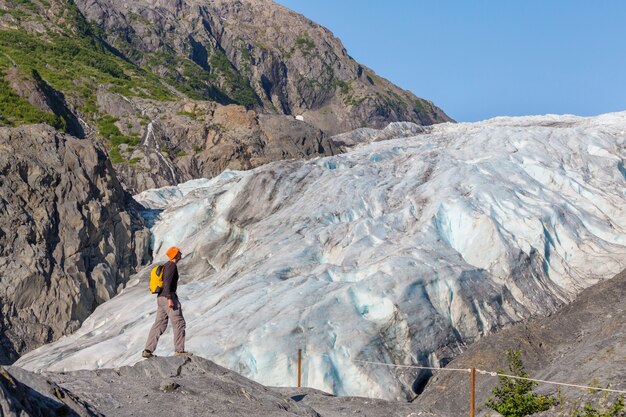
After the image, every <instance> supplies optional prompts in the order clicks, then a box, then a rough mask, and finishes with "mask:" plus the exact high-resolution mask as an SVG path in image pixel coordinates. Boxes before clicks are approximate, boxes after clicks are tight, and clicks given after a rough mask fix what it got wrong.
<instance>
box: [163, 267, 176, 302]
mask: <svg viewBox="0 0 626 417" xmlns="http://www.w3.org/2000/svg"><path fill="white" fill-rule="evenodd" d="M164 268H165V270H164V271H163V290H162V291H161V293H160V294H159V297H166V298H172V294H176V287H177V286H178V267H177V266H176V264H175V263H173V262H168V263H166V264H165V267H164Z"/></svg>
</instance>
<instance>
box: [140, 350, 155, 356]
mask: <svg viewBox="0 0 626 417" xmlns="http://www.w3.org/2000/svg"><path fill="white" fill-rule="evenodd" d="M141 356H143V357H144V358H153V357H156V355H153V354H152V352H150V351H149V350H148V349H146V350H144V351H143V352H141Z"/></svg>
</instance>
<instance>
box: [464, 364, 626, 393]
mask: <svg viewBox="0 0 626 417" xmlns="http://www.w3.org/2000/svg"><path fill="white" fill-rule="evenodd" d="M476 372H478V373H479V374H481V375H489V376H503V377H505V378H511V379H522V380H526V381H534V382H542V383H544V384H553V385H562V386H565V387H574V388H583V389H588V390H594V391H607V392H616V393H618V394H626V391H622V390H618V389H610V388H597V387H590V386H587V385H577V384H566V383H565V382H554V381H545V380H543V379H534V378H526V377H521V376H516V375H509V374H501V373H498V372H491V371H484V370H482V369H476Z"/></svg>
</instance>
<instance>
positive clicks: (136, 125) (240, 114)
mask: <svg viewBox="0 0 626 417" xmlns="http://www.w3.org/2000/svg"><path fill="white" fill-rule="evenodd" d="M0 73H1V74H2V77H0V83H2V87H3V88H2V90H3V91H2V93H1V94H0V125H2V124H4V125H9V126H11V125H16V124H21V123H31V122H46V123H48V124H50V125H52V126H55V127H56V128H58V129H61V130H64V131H66V132H68V133H71V134H73V135H75V136H78V137H87V138H94V139H96V140H98V141H100V142H101V143H102V144H103V145H104V146H105V148H106V149H107V150H108V153H109V155H110V158H111V161H112V162H113V163H114V165H115V169H116V171H117V172H118V174H119V175H120V180H121V181H122V183H123V184H124V185H125V186H126V187H127V188H128V189H130V190H132V191H142V190H144V189H147V188H151V187H154V186H164V185H171V184H175V183H178V182H182V181H184V180H189V179H192V178H198V177H206V176H212V175H215V174H216V173H219V172H221V170H223V169H224V168H225V167H227V168H231V169H248V168H252V167H256V166H259V165H262V164H264V163H266V162H267V161H271V160H276V159H291V158H303V157H304V158H306V157H310V156H314V155H332V154H333V153H334V152H335V150H333V149H332V147H330V146H328V143H327V138H328V136H331V135H333V134H337V133H341V132H345V131H348V130H352V129H355V128H361V127H376V128H381V127H384V126H386V124H387V123H389V122H392V121H411V122H415V123H418V124H432V123H439V122H444V121H449V120H450V119H449V118H448V117H447V116H446V115H445V114H444V113H443V112H442V111H441V110H440V109H438V108H437V107H436V106H434V105H433V104H432V103H430V102H428V101H426V100H423V99H420V98H418V97H416V96H414V95H413V94H412V93H410V92H408V91H404V90H402V89H399V88H398V87H396V86H394V85H393V84H391V83H389V82H388V81H387V80H385V79H383V78H381V77H378V76H377V75H376V74H375V73H374V72H373V71H372V70H370V69H368V68H366V67H364V66H362V65H360V64H358V63H357V62H355V61H354V60H353V59H352V58H351V57H350V56H349V55H348V54H347V52H346V51H345V49H344V47H343V46H342V44H341V42H340V41H339V40H338V39H336V38H335V37H334V36H333V35H332V34H331V33H330V32H329V31H328V30H326V29H325V28H323V27H321V26H319V25H317V24H315V23H313V22H311V21H310V20H308V19H306V18H304V17H303V16H301V15H298V14H297V13H294V12H291V11H289V10H288V9H286V8H284V7H282V6H280V5H277V4H275V3H274V2H272V1H270V0H263V1H261V0H245V1H230V0H229V1H217V2H216V1H211V2H199V1H196V0H190V1H178V0H171V1H169V0H168V1H157V2H152V1H145V0H136V1H132V2H126V1H117V0H95V1H92V0H89V1H78V2H76V3H74V2H72V1H64V0H51V1H42V0H20V1H17V0H1V1H0ZM295 116H298V119H296V118H295Z"/></svg>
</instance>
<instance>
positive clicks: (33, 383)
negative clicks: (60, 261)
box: [0, 356, 436, 417]
mask: <svg viewBox="0 0 626 417" xmlns="http://www.w3.org/2000/svg"><path fill="white" fill-rule="evenodd" d="M163 386H166V388H167V389H163V388H162V387H163ZM16 387H18V388H16ZM3 394H4V396H3ZM25 394H28V395H30V397H31V398H34V399H35V400H36V401H35V402H34V405H33V406H31V408H33V407H36V406H38V405H39V404H46V405H48V406H49V407H51V408H50V411H49V413H48V414H37V413H32V412H30V409H28V408H27V409H26V410H28V411H29V414H28V415H32V416H39V415H46V416H47V415H57V414H54V413H53V412H52V411H56V410H60V411H63V412H64V413H65V414H62V415H70V416H77V415H78V416H81V417H82V416H85V417H86V416H111V417H113V416H135V417H143V416H145V417H152V416H154V415H159V416H160V417H178V416H205V415H215V416H220V417H238V416H246V417H266V416H272V417H274V416H276V417H280V416H285V417H287V416H306V417H340V416H346V415H359V416H364V417H406V416H418V415H420V416H434V415H436V414H430V413H427V412H424V411H422V410H420V409H418V408H417V407H416V406H415V405H413V404H409V403H405V402H391V401H384V400H376V399H371V398H361V397H343V398H339V397H335V396H333V395H330V394H327V393H324V392H321V391H317V390H313V389H308V388H271V387H265V386H263V385H261V384H258V383H256V382H253V381H251V380H249V379H247V378H244V377H243V376H241V375H239V374H237V373H235V372H233V371H230V370H228V369H226V368H223V367H221V366H218V365H216V364H215V363H213V362H211V361H209V360H207V359H204V358H201V357H197V356H193V357H191V358H179V357H158V358H157V357H155V358H151V359H149V360H145V361H142V362H139V363H137V364H136V365H134V366H132V367H128V366H125V367H121V368H117V369H99V370H95V371H75V372H63V373H53V372H48V373H44V374H34V373H31V372H29V371H25V370H23V369H21V368H18V367H8V368H4V369H1V368H0V409H2V410H4V411H5V414H4V415H6V416H7V417H14V416H15V417H17V416H19V417H22V416H23V415H22V414H19V413H16V412H15V407H16V406H15V404H20V403H18V402H17V401H23V400H24V398H25ZM11 407H12V408H11ZM6 410H8V411H6ZM59 415H60V414H59Z"/></svg>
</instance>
